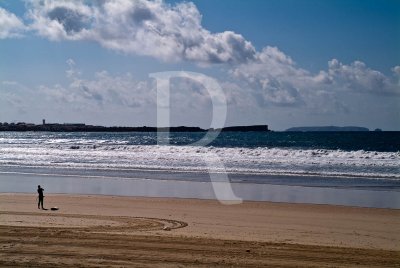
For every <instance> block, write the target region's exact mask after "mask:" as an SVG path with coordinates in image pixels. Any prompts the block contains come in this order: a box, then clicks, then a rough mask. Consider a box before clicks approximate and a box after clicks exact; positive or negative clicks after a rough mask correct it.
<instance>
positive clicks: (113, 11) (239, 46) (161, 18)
mask: <svg viewBox="0 0 400 268" xmlns="http://www.w3.org/2000/svg"><path fill="white" fill-rule="evenodd" d="M28 14H29V18H30V19H31V20H32V23H31V25H30V27H31V29H32V30H34V31H36V32H37V33H38V34H39V35H40V36H43V37H46V38H49V39H50V40H91V41H96V42H98V43H99V44H101V45H102V46H103V47H106V48H109V49H112V50H115V51H119V52H123V53H128V54H130V53H132V54H139V55H146V56H151V57H155V58H157V59H161V60H164V61H179V60H185V61H193V62H196V63H204V64H209V63H241V62H246V61H247V60H251V59H253V58H254V56H255V53H256V51H255V48H254V47H253V45H252V44H251V43H250V42H249V41H247V40H245V39H244V38H243V36H241V35H240V34H237V33H234V32H231V31H225V32H222V33H211V32H210V31H208V30H206V29H204V28H203V27H202V25H201V14H200V12H199V11H198V9H197V8H196V6H195V5H194V4H193V3H190V2H182V3H178V4H176V5H169V4H166V3H164V2H162V1H145V0H136V1H129V0H120V1H111V0H110V1H99V2H94V3H91V4H88V3H86V2H76V1H33V2H31V4H30V5H29V12H28ZM160 48H161V49H160Z"/></svg>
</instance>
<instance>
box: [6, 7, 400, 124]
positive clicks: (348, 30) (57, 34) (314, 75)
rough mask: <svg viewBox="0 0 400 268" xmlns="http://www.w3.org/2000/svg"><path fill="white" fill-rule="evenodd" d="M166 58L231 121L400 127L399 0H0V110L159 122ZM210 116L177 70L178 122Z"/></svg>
mask: <svg viewBox="0 0 400 268" xmlns="http://www.w3.org/2000/svg"><path fill="white" fill-rule="evenodd" d="M168 71H188V72H196V73H201V74H203V75H206V76H208V77H211V78H212V79H215V81H217V82H218V84H219V86H220V87H221V90H222V91H223V93H224V95H225V99H226V103H227V116H226V121H225V125H226V126H231V125H253V124H268V125H269V126H270V129H273V130H284V129H287V128H289V127H293V126H321V125H323V126H326V125H337V126H349V125H352V126H363V127H368V128H370V129H372V130H373V129H375V128H381V129H383V130H397V131H399V130H400V1H387V0H375V1H371V0H362V1H361V0H360V1H355V0H347V1H345V0H325V1H322V0H319V1H314V0H265V1H264V0H263V1H261V0H259V1H256V0H249V1H239V0H218V1H213V0H196V1H161V0H160V1H145V0H136V1H128V0H126V1H125V0H104V1H63V0H61V1H50V0H45V1H4V0H0V122H21V121H22V122H31V123H40V122H41V120H42V119H46V121H47V122H58V123H64V122H68V123H86V124H97V125H105V126H115V125H118V126H143V125H146V126H155V125H156V124H157V82H156V81H155V79H153V78H151V77H150V76H149V75H150V74H151V73H157V72H168ZM215 111H217V110H215ZM215 111H214V112H215ZM214 116H215V115H214ZM212 118H213V105H212V98H211V96H210V93H209V90H208V89H207V87H206V86H205V85H204V84H202V83H200V82H199V81H195V80H193V79H189V78H173V79H171V80H170V123H171V125H173V126H180V125H186V126H200V127H204V128H208V127H210V124H211V121H212Z"/></svg>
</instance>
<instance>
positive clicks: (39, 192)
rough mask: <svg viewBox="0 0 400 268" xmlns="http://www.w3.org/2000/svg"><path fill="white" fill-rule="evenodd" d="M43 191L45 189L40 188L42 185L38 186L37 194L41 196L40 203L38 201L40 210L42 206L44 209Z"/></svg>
mask: <svg viewBox="0 0 400 268" xmlns="http://www.w3.org/2000/svg"><path fill="white" fill-rule="evenodd" d="M43 191H44V189H43V188H42V187H40V185H38V189H37V192H38V194H39V197H38V199H39V201H38V205H37V206H38V209H40V205H42V209H44V207H43V199H44V195H43Z"/></svg>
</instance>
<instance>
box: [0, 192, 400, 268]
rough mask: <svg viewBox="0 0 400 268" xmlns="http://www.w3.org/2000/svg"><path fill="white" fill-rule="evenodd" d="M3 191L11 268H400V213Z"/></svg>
mask: <svg viewBox="0 0 400 268" xmlns="http://www.w3.org/2000/svg"><path fill="white" fill-rule="evenodd" d="M45 206H46V207H48V208H50V207H52V206H58V207H59V208H60V210H58V211H50V210H47V211H43V210H38V209H37V206H36V196H35V195H28V194H0V234H1V235H0V266H1V267H18V266H21V267H34V266H40V267H66V266H71V267H72V266H73V267H266V266H270V267H293V266H296V267H400V210H393V209H376V208H356V207H344V206H330V205H309V204H290V203H271V202H244V203H242V204H238V205H222V204H220V203H218V201H214V200H198V199H176V198H175V199H174V198H145V197H115V196H83V195H80V196H73V195H47V196H46V198H45Z"/></svg>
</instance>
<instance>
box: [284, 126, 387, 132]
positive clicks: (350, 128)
mask: <svg viewBox="0 0 400 268" xmlns="http://www.w3.org/2000/svg"><path fill="white" fill-rule="evenodd" d="M286 131H292V132H310V131H369V129H368V128H365V127H355V126H347V127H337V126H320V127H292V128H288V129H286ZM375 131H379V130H378V129H376V130H375Z"/></svg>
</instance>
